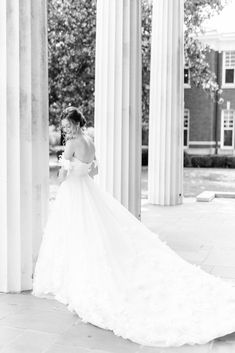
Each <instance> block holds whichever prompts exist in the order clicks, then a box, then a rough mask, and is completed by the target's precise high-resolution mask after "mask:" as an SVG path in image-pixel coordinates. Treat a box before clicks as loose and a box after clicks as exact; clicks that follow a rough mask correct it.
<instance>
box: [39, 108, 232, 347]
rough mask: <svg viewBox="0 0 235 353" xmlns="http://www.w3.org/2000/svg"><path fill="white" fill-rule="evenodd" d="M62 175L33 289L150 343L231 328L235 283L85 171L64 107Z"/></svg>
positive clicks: (74, 112)
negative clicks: (200, 263) (172, 242)
mask: <svg viewBox="0 0 235 353" xmlns="http://www.w3.org/2000/svg"><path fill="white" fill-rule="evenodd" d="M62 124H63V126H64V129H65V131H66V133H67V136H68V137H69V138H68V140H67V143H66V147H65V152H64V156H63V168H62V169H61V172H60V178H61V180H63V179H64V178H65V174H66V175H67V176H66V179H65V180H64V181H63V182H62V184H61V186H60V188H59V190H58V194H57V198H56V201H55V202H54V205H53V211H52V214H51V215H50V217H49V220H48V223H47V226H46V228H45V232H44V235H43V239H42V244H41V248H40V252H39V256H38V260H37V263H36V267H35V273H34V279H33V294H34V295H35V296H39V297H47V296H48V295H50V296H52V297H54V298H55V299H57V300H58V301H60V302H62V303H64V304H66V305H67V306H68V309H69V310H71V311H72V312H76V313H77V314H78V315H79V316H80V318H81V319H82V320H83V321H84V322H89V323H92V324H94V325H96V326H99V327H101V328H104V329H110V330H112V331H113V332H114V333H115V334H116V335H118V336H122V337H124V338H128V339H130V340H132V341H134V342H137V343H140V344H143V345H149V346H162V347H166V346H180V345H183V344H196V343H199V344H200V343H201V344H202V343H206V342H208V341H210V340H212V339H214V338H216V337H219V336H223V335H225V334H228V333H231V332H233V331H235V288H234V287H233V286H232V284H230V283H227V282H225V281H223V280H222V279H219V278H216V277H214V276H211V275H209V274H208V273H206V272H204V271H202V270H201V269H200V268H199V267H197V266H195V265H191V264H189V263H187V262H186V261H184V260H183V259H182V258H180V257H179V256H178V255H177V254H176V253H175V252H174V251H173V250H171V249H170V248H169V247H168V246H167V245H166V244H165V243H163V242H162V241H160V240H159V238H158V237H157V236H156V234H154V233H152V232H151V231H150V230H149V229H148V228H146V227H145V226H144V225H143V224H142V223H141V222H139V221H138V220H137V219H136V218H135V217H134V216H133V215H132V214H131V213H129V212H128V211H127V209H126V208H124V207H123V206H122V205H121V204H120V203H119V202H118V201H117V200H116V199H114V198H113V197H112V196H111V195H110V194H109V193H106V192H104V191H102V190H100V189H99V188H98V187H97V185H96V184H95V183H94V182H93V180H92V178H90V176H89V170H90V167H91V165H92V162H93V160H94V158H95V148H94V144H93V141H92V139H91V138H89V137H88V136H87V135H86V134H85V132H84V131H83V127H84V125H85V119H84V117H83V116H82V114H81V113H80V112H79V111H78V109H77V108H74V107H70V108H67V109H66V110H65V111H64V114H63V117H62Z"/></svg>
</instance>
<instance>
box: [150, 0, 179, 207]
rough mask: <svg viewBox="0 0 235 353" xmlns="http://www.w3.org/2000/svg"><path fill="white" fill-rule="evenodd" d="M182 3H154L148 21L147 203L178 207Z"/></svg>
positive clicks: (166, 0)
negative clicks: (149, 30) (149, 44)
mask: <svg viewBox="0 0 235 353" xmlns="http://www.w3.org/2000/svg"><path fill="white" fill-rule="evenodd" d="M183 5H184V4H183V0H174V1H172V0H154V2H153V19H152V21H153V22H152V47H151V79H150V117H149V171H148V174H149V176H148V188H149V195H148V198H149V201H150V202H151V203H153V204H159V205H176V204H180V203H182V196H183V186H182V180H183V99H184V98H183V93H184V91H183V54H184V53H183V14H184V8H183Z"/></svg>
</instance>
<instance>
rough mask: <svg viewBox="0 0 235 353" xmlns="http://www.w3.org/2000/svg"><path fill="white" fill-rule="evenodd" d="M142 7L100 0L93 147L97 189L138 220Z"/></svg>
mask: <svg viewBox="0 0 235 353" xmlns="http://www.w3.org/2000/svg"><path fill="white" fill-rule="evenodd" d="M140 5H141V1H140V0H113V1H110V0H98V1H97V32H96V86H95V145H96V153H97V159H98V162H99V176H98V178H97V180H98V183H99V185H100V186H101V187H102V188H103V189H105V190H106V191H108V192H110V193H111V194H112V195H113V196H114V197H116V198H117V199H118V200H119V201H120V202H121V203H122V204H123V205H124V206H125V207H127V208H128V209H129V210H130V211H131V212H132V213H133V214H134V215H135V216H137V217H140V178H141V7H140Z"/></svg>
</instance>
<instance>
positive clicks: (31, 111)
mask: <svg viewBox="0 0 235 353" xmlns="http://www.w3.org/2000/svg"><path fill="white" fill-rule="evenodd" d="M33 13H35V16H33ZM45 14H46V3H45V0H39V1H38V0H33V1H27V0H22V1H18V0H17V1H16V0H3V1H2V2H1V5H0V55H1V63H2V65H1V67H0V82H1V83H0V84H1V90H0V91H1V96H0V107H1V120H0V121H1V126H0V146H1V153H2V161H1V163H2V166H1V168H0V194H1V197H0V291H1V292H20V291H22V290H27V289H31V287H32V273H33V265H34V262H33V254H34V253H36V252H37V251H38V244H39V242H40V239H41V236H42V228H43V226H44V224H45V219H43V218H42V216H41V215H42V213H41V215H40V222H35V219H34V218H33V213H34V210H35V208H37V209H41V210H42V209H43V210H44V213H45V212H46V208H47V206H46V205H47V200H48V192H47V191H48V128H47V124H48V123H47V121H48V114H47V100H48V98H47V64H46V62H47V60H46V50H45V49H43V50H42V47H44V48H46V45H47V42H46V18H45ZM35 33H38V38H37V40H38V41H40V43H41V44H40V45H41V47H40V46H38V44H37V43H36V42H34V39H35V37H34V36H35ZM36 72H37V73H38V76H37V80H35V81H34V77H35V73H36ZM38 126H40V128H38ZM41 126H43V128H42V127H41ZM39 156H40V158H39ZM35 244H36V245H35ZM36 247H37V249H36Z"/></svg>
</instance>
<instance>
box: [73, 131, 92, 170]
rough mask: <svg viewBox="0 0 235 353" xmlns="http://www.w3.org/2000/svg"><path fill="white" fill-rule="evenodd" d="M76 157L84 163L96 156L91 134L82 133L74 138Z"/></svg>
mask: <svg viewBox="0 0 235 353" xmlns="http://www.w3.org/2000/svg"><path fill="white" fill-rule="evenodd" d="M73 149H74V157H75V158H77V159H79V160H80V161H82V162H84V163H90V162H91V161H93V159H94V157H95V146H94V143H93V140H92V138H91V137H90V136H88V135H86V134H85V133H82V134H80V135H79V136H78V137H77V138H76V139H74V140H73Z"/></svg>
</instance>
